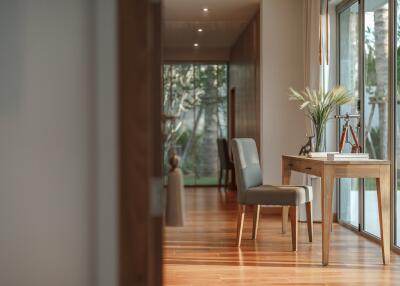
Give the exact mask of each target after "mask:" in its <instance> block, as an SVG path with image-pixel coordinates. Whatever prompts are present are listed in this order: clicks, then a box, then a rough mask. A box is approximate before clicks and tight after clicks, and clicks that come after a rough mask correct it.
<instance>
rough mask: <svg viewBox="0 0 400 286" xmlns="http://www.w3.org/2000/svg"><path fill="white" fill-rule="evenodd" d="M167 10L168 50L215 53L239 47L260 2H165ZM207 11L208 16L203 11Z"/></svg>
mask: <svg viewBox="0 0 400 286" xmlns="http://www.w3.org/2000/svg"><path fill="white" fill-rule="evenodd" d="M164 6H165V7H164V9H165V10H164V13H165V14H164V46H165V47H166V48H170V49H171V48H180V49H187V48H191V49H202V48H203V49H204V48H214V49H215V48H230V47H231V46H232V45H233V44H234V43H235V41H236V39H237V38H238V36H239V35H240V33H241V32H242V30H243V29H244V28H245V27H246V25H247V23H248V22H249V20H250V19H251V18H252V17H253V16H254V14H255V13H256V12H257V11H258V9H259V0H165V1H164ZM205 7H206V8H208V9H209V11H208V12H204V11H203V8H205ZM198 28H202V29H203V32H201V33H199V32H198V31H197V29H198ZM194 43H198V44H199V47H197V48H195V47H194V46H193V45H194Z"/></svg>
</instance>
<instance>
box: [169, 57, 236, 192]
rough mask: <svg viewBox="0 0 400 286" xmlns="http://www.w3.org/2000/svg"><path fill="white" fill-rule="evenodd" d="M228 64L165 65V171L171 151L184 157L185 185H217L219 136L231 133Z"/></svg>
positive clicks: (182, 165) (182, 166)
mask: <svg viewBox="0 0 400 286" xmlns="http://www.w3.org/2000/svg"><path fill="white" fill-rule="evenodd" d="M227 98H228V97H227V65H226V64H166V65H164V113H165V114H167V115H174V116H176V119H174V120H171V121H168V122H167V123H166V124H165V131H164V133H165V134H166V137H165V147H164V150H165V154H164V162H165V164H164V165H165V170H168V163H167V159H168V152H169V150H171V148H174V149H176V151H177V153H178V155H179V156H180V157H181V168H182V171H183V174H184V181H185V185H216V184H217V181H218V172H219V160H218V150H217V141H216V140H217V138H218V137H225V138H226V136H227V122H228V120H227V116H228V113H227V107H228V104H227Z"/></svg>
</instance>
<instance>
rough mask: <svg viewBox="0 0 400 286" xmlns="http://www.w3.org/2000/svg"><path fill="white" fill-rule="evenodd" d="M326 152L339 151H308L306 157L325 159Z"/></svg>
mask: <svg viewBox="0 0 400 286" xmlns="http://www.w3.org/2000/svg"><path fill="white" fill-rule="evenodd" d="M328 154H339V152H310V153H308V158H318V159H326V158H327V157H328Z"/></svg>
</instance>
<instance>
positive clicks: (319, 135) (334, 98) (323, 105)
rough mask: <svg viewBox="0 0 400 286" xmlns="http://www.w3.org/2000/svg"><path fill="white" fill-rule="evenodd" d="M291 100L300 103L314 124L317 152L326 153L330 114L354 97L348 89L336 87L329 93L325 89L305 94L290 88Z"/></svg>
mask: <svg viewBox="0 0 400 286" xmlns="http://www.w3.org/2000/svg"><path fill="white" fill-rule="evenodd" d="M290 92H291V94H290V96H289V100H295V101H299V102H300V103H301V104H300V110H305V112H306V116H307V117H309V118H310V119H311V121H312V123H313V128H314V132H315V150H314V151H315V152H321V151H324V144H323V142H324V134H325V127H326V123H327V121H328V120H329V116H330V114H331V113H332V112H333V111H334V110H335V109H336V107H337V106H340V105H343V104H346V103H349V102H351V100H352V97H351V95H350V93H349V92H348V91H347V89H346V88H344V87H342V86H336V87H334V88H333V89H331V90H330V91H328V92H324V91H323V89H319V90H311V89H309V88H306V90H304V91H303V92H301V93H300V92H297V91H295V90H294V89H292V88H290Z"/></svg>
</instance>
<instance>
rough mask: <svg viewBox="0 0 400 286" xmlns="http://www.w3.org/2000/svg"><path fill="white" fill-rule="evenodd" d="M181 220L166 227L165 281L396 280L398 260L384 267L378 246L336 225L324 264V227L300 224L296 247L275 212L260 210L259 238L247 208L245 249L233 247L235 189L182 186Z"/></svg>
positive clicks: (285, 282)
mask: <svg viewBox="0 0 400 286" xmlns="http://www.w3.org/2000/svg"><path fill="white" fill-rule="evenodd" d="M185 199H186V215H187V217H186V225H185V226H184V227H166V228H165V235H164V285H187V286H190V285H205V286H210V285H400V257H399V255H398V254H395V253H393V252H392V254H391V259H392V260H391V262H392V263H391V264H390V265H387V266H384V265H382V255H381V249H380V247H379V245H378V244H376V243H374V242H371V241H370V240H368V239H366V238H364V237H362V236H360V235H357V234H356V233H354V232H353V231H350V230H348V229H346V228H344V227H343V226H340V225H338V224H334V226H333V233H332V236H331V248H330V249H331V251H330V264H329V266H325V267H324V266H322V264H321V255H322V254H321V225H320V224H318V223H315V224H314V241H313V242H312V243H309V242H308V237H307V224H306V223H300V224H299V242H298V250H297V252H292V251H291V247H292V245H291V233H290V231H288V232H287V233H286V234H282V233H281V223H280V217H279V216H276V215H268V214H265V210H264V214H263V211H262V210H261V216H260V225H259V230H258V237H257V240H256V241H252V240H251V226H252V209H251V208H247V210H246V218H245V225H244V230H243V238H242V246H241V248H240V249H238V248H236V247H235V236H236V212H237V205H236V193H233V192H221V191H218V190H217V189H215V188H197V189H194V188H192V189H187V190H186V191H185Z"/></svg>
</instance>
